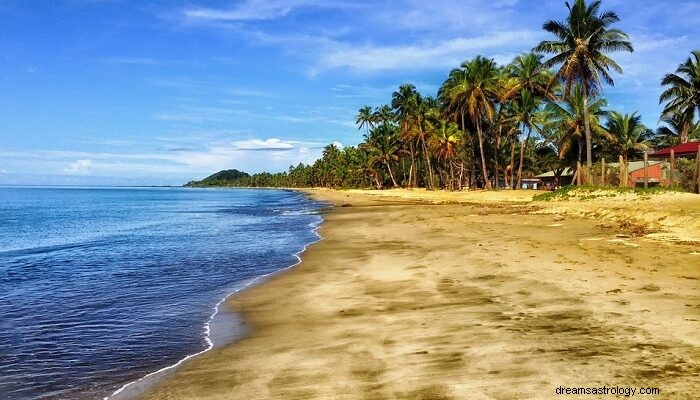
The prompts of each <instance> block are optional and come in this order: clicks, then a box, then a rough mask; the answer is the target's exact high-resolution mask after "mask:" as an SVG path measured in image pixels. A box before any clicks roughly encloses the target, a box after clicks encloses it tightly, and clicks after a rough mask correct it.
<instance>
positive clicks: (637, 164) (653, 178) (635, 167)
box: [608, 161, 671, 187]
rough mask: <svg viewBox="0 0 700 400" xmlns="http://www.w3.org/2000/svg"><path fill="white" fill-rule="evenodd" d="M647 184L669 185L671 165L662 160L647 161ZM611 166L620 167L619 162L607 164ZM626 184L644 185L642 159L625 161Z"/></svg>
mask: <svg viewBox="0 0 700 400" xmlns="http://www.w3.org/2000/svg"><path fill="white" fill-rule="evenodd" d="M648 165H649V166H648V167H647V171H648V174H649V184H648V186H658V185H662V186H669V185H671V167H670V164H669V163H667V162H664V161H649V162H648ZM608 166H610V167H611V168H620V163H610V164H608ZM627 186H640V187H643V186H644V161H629V162H628V163H627Z"/></svg>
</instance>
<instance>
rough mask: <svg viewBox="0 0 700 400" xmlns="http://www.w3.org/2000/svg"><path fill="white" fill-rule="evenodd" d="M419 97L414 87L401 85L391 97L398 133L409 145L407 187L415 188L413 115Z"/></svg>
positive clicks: (416, 173)
mask: <svg viewBox="0 0 700 400" xmlns="http://www.w3.org/2000/svg"><path fill="white" fill-rule="evenodd" d="M419 96H420V95H419V94H418V92H417V91H416V87H415V86H414V85H412V84H408V83H407V84H403V85H401V86H399V90H397V91H395V92H394V93H393V94H392V95H391V107H392V108H393V109H394V111H395V114H394V115H395V116H396V119H397V120H398V123H399V131H400V133H401V136H402V139H403V140H404V141H405V142H407V143H408V145H409V153H410V155H411V168H410V169H409V172H408V182H409V186H416V183H417V182H418V178H417V175H418V171H417V168H416V151H415V146H414V142H415V141H416V140H415V137H414V134H415V132H416V129H415V124H416V119H415V113H416V109H417V108H418V97H419Z"/></svg>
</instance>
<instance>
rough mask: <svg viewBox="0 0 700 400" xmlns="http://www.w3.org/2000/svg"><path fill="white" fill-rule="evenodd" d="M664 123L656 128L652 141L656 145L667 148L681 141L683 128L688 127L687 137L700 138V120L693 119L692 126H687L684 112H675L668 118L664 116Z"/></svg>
mask: <svg viewBox="0 0 700 400" xmlns="http://www.w3.org/2000/svg"><path fill="white" fill-rule="evenodd" d="M661 122H663V123H664V124H665V125H662V126H660V127H658V128H657V129H656V133H655V134H654V138H653V139H652V143H653V144H654V147H657V148H665V147H672V146H675V145H677V144H678V143H680V137H681V133H682V132H683V129H684V128H686V129H687V134H686V137H687V139H688V140H698V139H700V121H691V122H690V124H687V125H690V127H689V128H688V127H687V126H686V121H685V120H684V118H683V114H673V116H671V117H668V118H662V119H661Z"/></svg>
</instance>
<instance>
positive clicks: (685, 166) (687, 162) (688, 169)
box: [675, 158, 695, 192]
mask: <svg viewBox="0 0 700 400" xmlns="http://www.w3.org/2000/svg"><path fill="white" fill-rule="evenodd" d="M675 175H676V182H677V184H678V186H680V187H682V188H683V190H685V191H687V192H692V191H693V188H694V182H693V178H695V160H693V159H690V158H678V159H677V160H676V173H675Z"/></svg>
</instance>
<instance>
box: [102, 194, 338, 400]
mask: <svg viewBox="0 0 700 400" xmlns="http://www.w3.org/2000/svg"><path fill="white" fill-rule="evenodd" d="M277 190H287V191H293V190H288V189H277ZM296 192H299V193H302V194H304V195H305V196H306V197H307V198H308V199H311V200H314V201H316V202H317V203H318V204H319V208H318V210H317V212H318V214H319V215H320V216H321V219H320V221H319V222H318V223H312V224H310V225H309V228H310V229H311V231H312V232H313V233H314V234H315V235H316V240H314V241H312V242H309V243H307V244H305V245H304V246H303V247H302V249H301V250H299V251H298V252H296V253H294V254H292V255H293V256H294V257H296V259H297V261H296V262H295V263H293V264H292V265H289V266H287V267H284V268H281V269H279V270H276V271H273V272H269V273H266V274H263V275H260V276H257V277H255V278H250V279H248V280H246V281H242V282H240V283H238V284H237V285H236V286H237V287H236V288H235V289H234V290H233V291H231V292H230V293H228V294H226V295H225V296H224V297H223V298H222V299H221V300H219V301H218V302H217V303H216V304H215V305H214V308H213V312H212V314H211V315H210V317H209V318H208V320H207V321H206V322H205V323H204V327H203V330H204V333H205V337H204V341H205V343H206V345H207V347H206V348H205V349H203V350H201V351H198V352H196V353H192V354H188V355H186V356H184V357H183V358H181V359H180V360H178V361H177V362H176V363H174V364H172V365H168V366H165V367H163V368H160V369H158V370H156V371H153V372H149V373H148V374H146V375H144V376H142V377H140V378H138V379H136V380H133V381H131V382H127V383H126V384H124V385H123V386H121V387H120V388H119V389H117V390H116V391H114V392H112V393H111V394H109V395H107V396H105V397H103V400H132V399H139V398H141V397H142V396H143V395H144V394H145V393H147V392H148V391H149V390H151V388H152V387H153V386H155V385H157V384H158V383H159V382H161V381H163V380H165V379H168V377H169V376H170V375H172V374H173V373H175V372H176V370H177V368H178V367H180V366H181V365H182V364H183V363H185V362H186V361H188V360H190V359H192V358H195V357H198V356H201V355H203V354H205V353H207V352H209V351H211V350H213V349H215V348H218V347H221V346H226V345H231V344H233V343H235V342H236V341H237V340H240V339H242V338H245V336H246V335H247V333H248V332H233V333H229V334H225V333H222V334H220V335H221V336H227V339H225V340H224V341H223V342H222V343H216V342H214V339H213V336H212V332H213V329H212V328H213V326H214V325H215V324H216V322H217V319H220V318H221V317H222V316H224V315H226V316H229V317H231V318H233V319H236V320H237V321H236V323H238V325H239V326H238V328H239V329H240V331H245V330H246V324H245V321H244V320H243V318H241V316H240V315H238V314H237V313H236V312H235V311H233V310H232V309H230V307H227V304H226V302H227V301H229V299H230V298H231V297H234V296H236V295H237V294H239V293H241V292H244V291H246V290H251V289H254V288H255V287H256V286H258V285H261V284H264V283H265V281H266V280H268V279H273V278H274V277H275V276H277V275H280V274H283V273H285V272H286V271H289V270H291V269H292V268H294V267H296V266H297V265H299V264H301V262H302V257H301V256H302V254H304V252H305V251H306V250H307V249H308V248H309V246H311V245H313V244H315V243H318V242H319V241H321V240H323V237H322V236H321V235H320V234H319V233H318V230H319V228H320V227H321V226H322V225H323V223H324V219H323V216H322V215H323V211H324V210H325V209H326V207H323V205H324V202H323V201H318V200H315V199H313V197H312V196H311V195H309V194H308V193H305V192H303V191H296ZM217 317H219V318H217ZM223 329H225V326H222V327H220V328H218V330H223Z"/></svg>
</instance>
